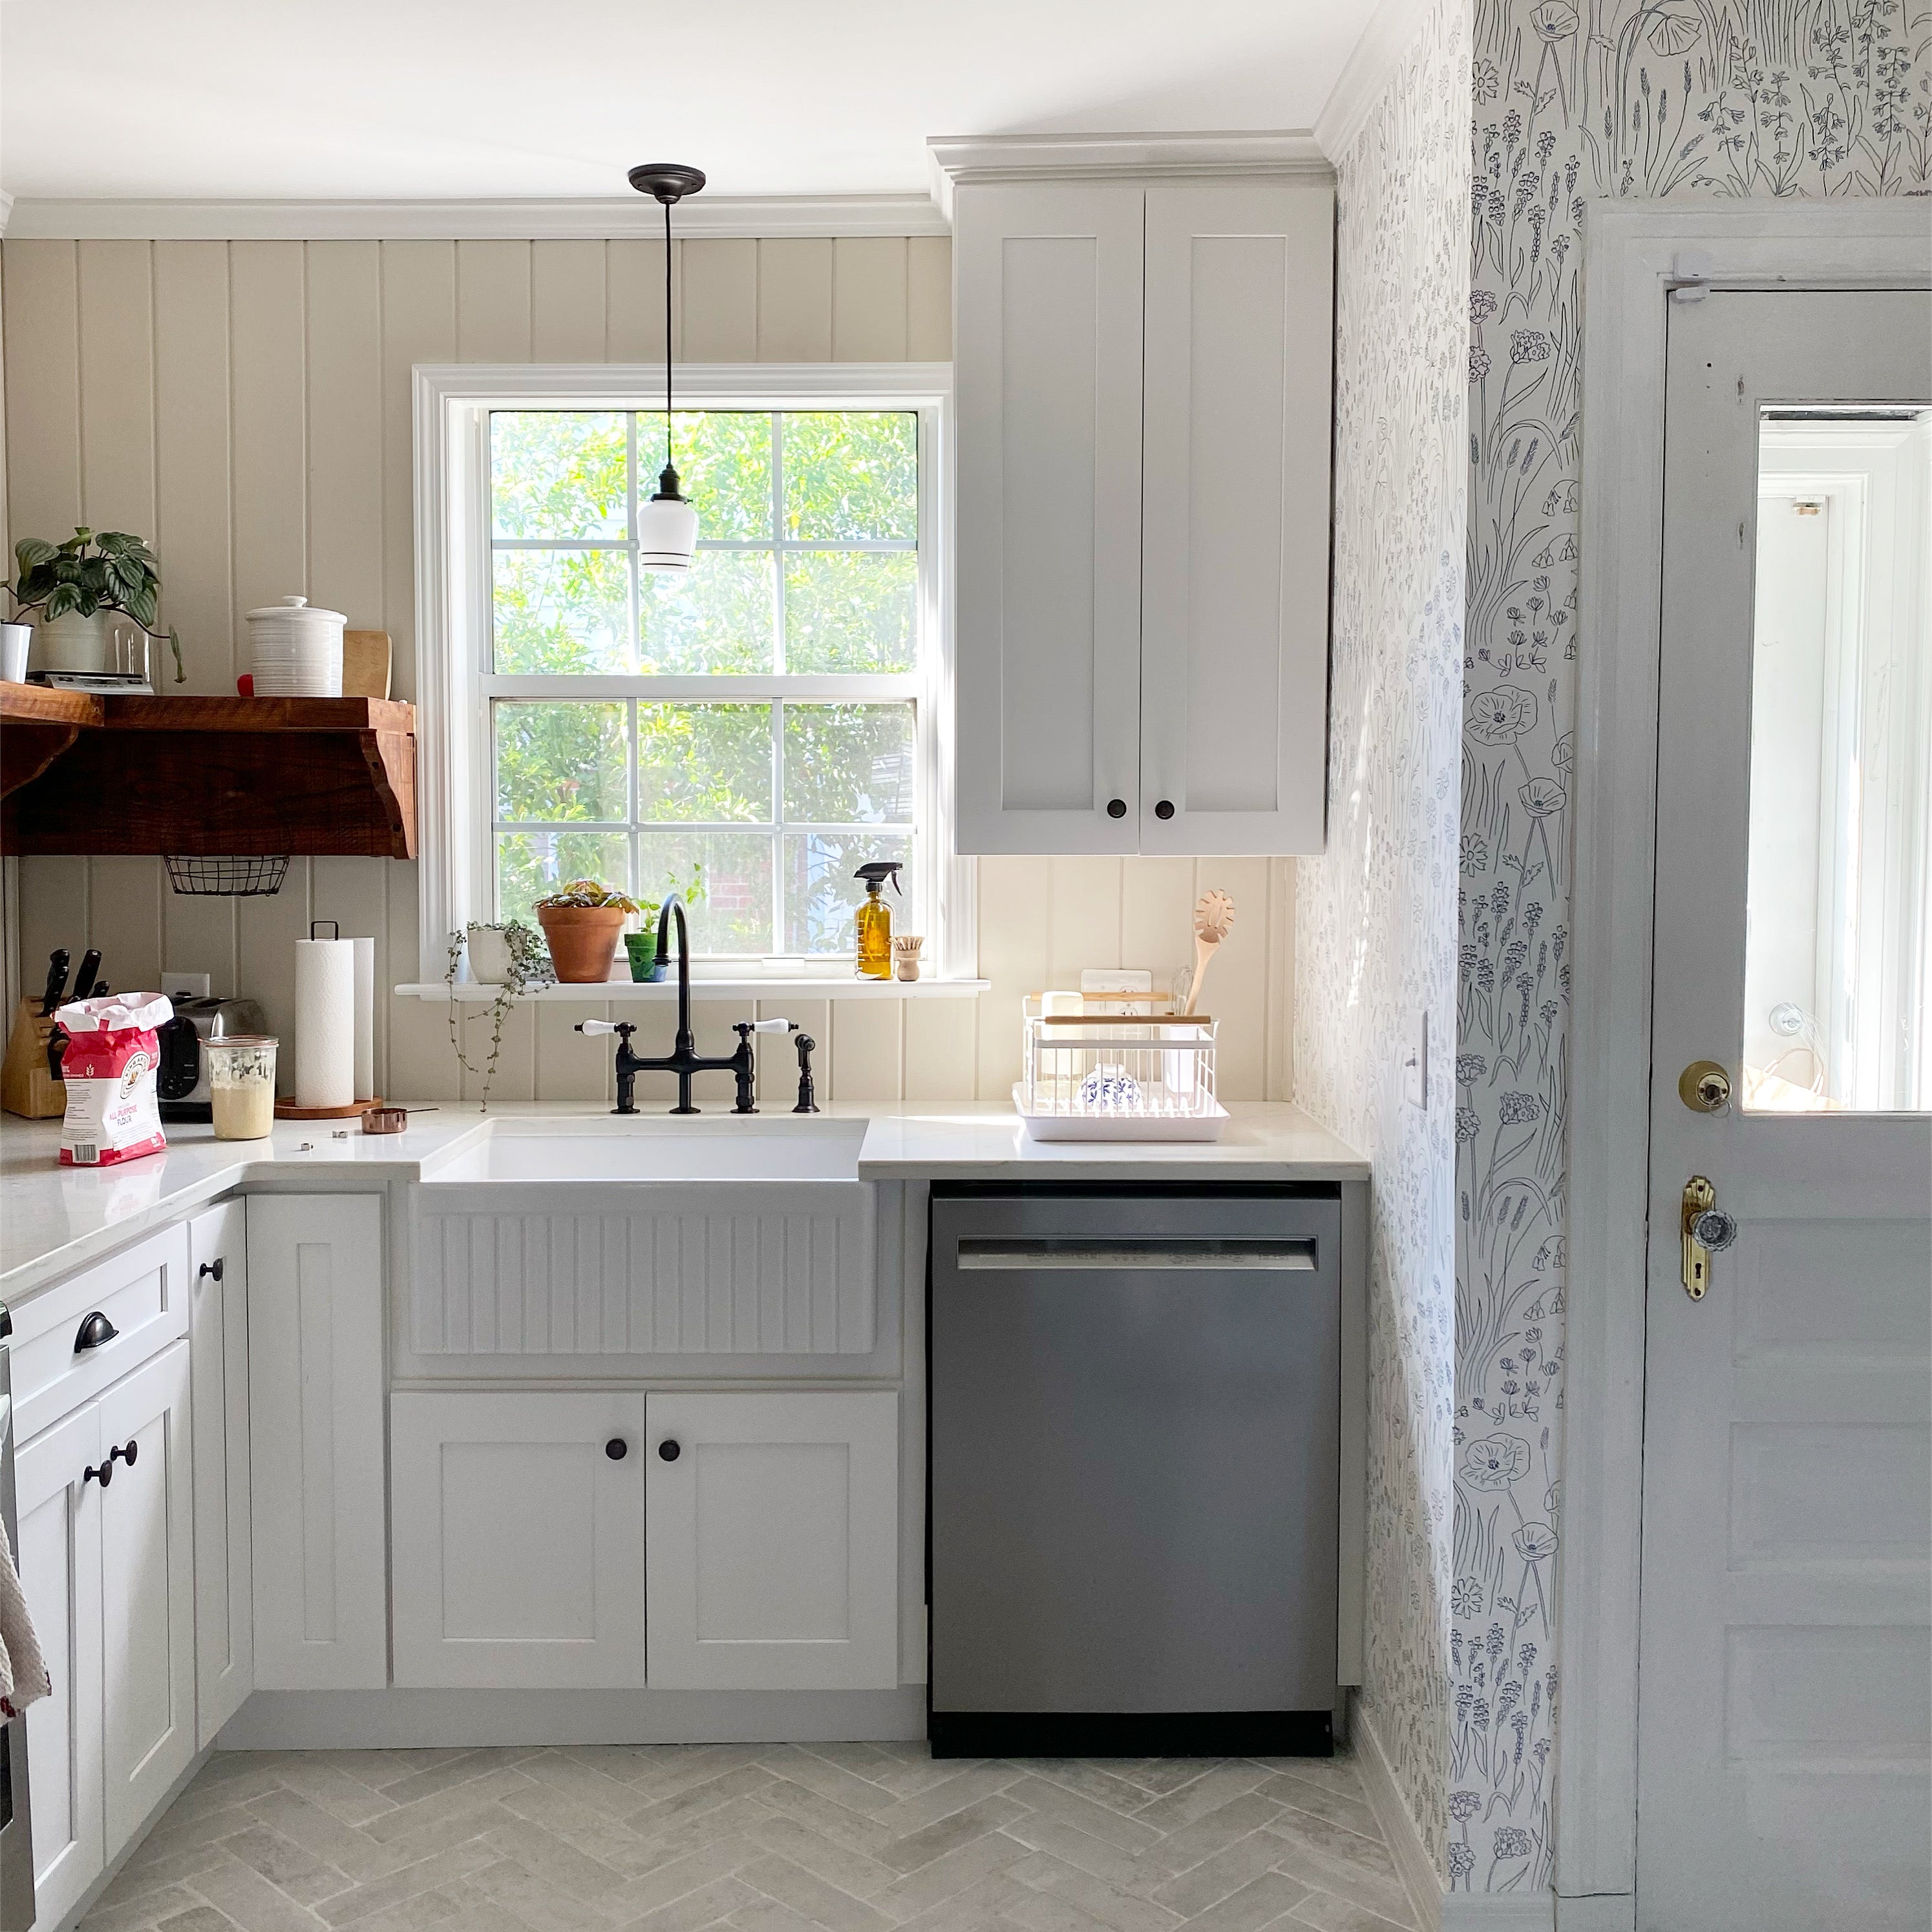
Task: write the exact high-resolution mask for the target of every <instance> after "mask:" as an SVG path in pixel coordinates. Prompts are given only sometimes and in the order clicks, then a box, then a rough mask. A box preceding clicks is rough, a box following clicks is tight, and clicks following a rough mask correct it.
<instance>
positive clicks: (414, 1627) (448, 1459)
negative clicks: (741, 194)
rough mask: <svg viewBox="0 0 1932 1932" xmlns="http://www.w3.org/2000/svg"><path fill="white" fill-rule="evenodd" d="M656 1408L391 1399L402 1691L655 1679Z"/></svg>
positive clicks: (532, 1399) (562, 1401)
mask: <svg viewBox="0 0 1932 1932" xmlns="http://www.w3.org/2000/svg"><path fill="white" fill-rule="evenodd" d="M643 1437H644V1398H643V1397H642V1396H641V1395H637V1394H622V1393H612V1394H595V1395H562V1394H550V1393H547V1392H532V1393H523V1392H514V1393H511V1394H476V1395H469V1394H463V1395H398V1396H396V1397H394V1398H393V1399H392V1402H391V1404H390V1429H389V1454H390V1457H391V1459H392V1471H393V1476H392V1481H393V1490H394V1496H395V1509H394V1517H393V1520H394V1523H395V1633H396V1682H398V1684H410V1685H475V1686H478V1687H483V1688H492V1689H519V1690H523V1689H540V1690H559V1689H565V1688H576V1689H589V1690H614V1689H619V1688H629V1687H634V1686H635V1685H641V1684H642V1683H643V1681H644V1473H643V1471H644V1455H643Z"/></svg>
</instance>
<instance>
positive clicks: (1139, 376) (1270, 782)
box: [953, 143, 1334, 854]
mask: <svg viewBox="0 0 1932 1932" xmlns="http://www.w3.org/2000/svg"><path fill="white" fill-rule="evenodd" d="M986 145H989V147H997V145H998V144H997V143H989V144H986ZM1019 172H1022V171H1020V170H1018V169H1004V170H1003V169H986V168H980V169H977V171H976V169H975V168H974V167H973V166H965V167H963V168H962V169H961V170H960V171H959V173H958V174H957V175H956V179H957V182H958V185H957V186H956V188H955V190H954V195H953V224H954V243H953V262H954V271H953V272H954V314H955V320H954V337H953V356H954V383H955V395H956V408H957V428H956V436H957V449H958V477H959V496H958V524H957V550H956V569H955V577H956V582H957V583H958V585H959V591H958V601H957V613H956V614H957V625H956V638H955V643H954V652H955V660H956V686H957V719H958V732H959V742H958V746H957V756H956V769H957V772H958V774H959V778H958V786H959V798H958V819H959V846H960V849H961V850H962V851H965V852H1023V853H1106V852H1149V853H1174V854H1190V853H1283V854H1286V853H1311V852H1319V851H1320V850H1322V844H1323V839H1324V808H1325V793H1326V754H1325V737H1326V717H1327V678H1328V548H1329V541H1328V539H1329V471H1330V419H1331V371H1332V366H1333V335H1334V295H1333V254H1334V182H1333V178H1332V177H1331V175H1329V174H1328V172H1327V171H1326V170H1325V169H1322V168H1319V167H1315V166H1298V167H1295V168H1292V169H1288V170H1286V171H1283V172H1271V173H1248V174H1244V175H1239V176H1230V177H1225V178H1217V177H1215V176H1214V175H1211V173H1208V172H1190V173H1188V174H1187V175H1182V176H1180V177H1179V178H1163V177H1162V176H1160V174H1159V173H1158V172H1157V171H1156V172H1150V173H1149V174H1148V175H1144V176H1141V177H1133V176H1129V177H1128V178H1091V179H1070V178H1040V179H1018V178H1015V176H1016V174H1018V173H1019ZM1101 172H1106V170H1104V169H1103V170H1101ZM989 174H993V175H998V177H999V178H985V177H986V175H989Z"/></svg>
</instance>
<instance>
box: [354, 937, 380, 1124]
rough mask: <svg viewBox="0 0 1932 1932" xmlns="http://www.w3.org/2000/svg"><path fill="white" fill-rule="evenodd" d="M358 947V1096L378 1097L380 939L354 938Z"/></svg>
mask: <svg viewBox="0 0 1932 1932" xmlns="http://www.w3.org/2000/svg"><path fill="white" fill-rule="evenodd" d="M349 943H350V945H351V946H353V947H355V949H356V1099H357V1100H374V1099H375V1097H376V942H375V941H374V940H373V939H352V940H351V941H350V942H349Z"/></svg>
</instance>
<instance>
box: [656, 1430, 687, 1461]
mask: <svg viewBox="0 0 1932 1932" xmlns="http://www.w3.org/2000/svg"><path fill="white" fill-rule="evenodd" d="M658 1454H659V1455H660V1456H661V1457H663V1458H664V1460H665V1461H666V1462H667V1463H675V1462H676V1460H677V1459H678V1457H679V1455H680V1454H682V1451H680V1450H679V1448H678V1446H677V1442H676V1438H675V1437H673V1436H666V1437H665V1438H664V1440H663V1441H662V1442H660V1443H659V1444H658Z"/></svg>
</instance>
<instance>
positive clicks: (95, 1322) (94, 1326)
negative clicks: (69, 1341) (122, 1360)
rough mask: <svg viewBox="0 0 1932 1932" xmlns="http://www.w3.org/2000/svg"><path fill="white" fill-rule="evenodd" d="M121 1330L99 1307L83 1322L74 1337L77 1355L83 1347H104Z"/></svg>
mask: <svg viewBox="0 0 1932 1932" xmlns="http://www.w3.org/2000/svg"><path fill="white" fill-rule="evenodd" d="M120 1332H121V1331H120V1330H119V1329H118V1328H115V1325H113V1322H110V1321H109V1320H108V1319H107V1316H105V1315H104V1314H102V1313H101V1310H99V1309H98V1308H97V1309H96V1310H95V1311H94V1313H92V1315H90V1316H87V1317H86V1319H85V1320H84V1321H83V1322H82V1323H81V1325H80V1333H79V1334H77V1335H76V1336H75V1337H74V1353H75V1354H76V1355H79V1354H80V1352H81V1351H82V1350H83V1349H104V1348H105V1347H106V1346H107V1344H108V1343H110V1342H111V1341H113V1340H114V1338H115V1337H116V1336H117V1335H118V1334H120Z"/></svg>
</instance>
